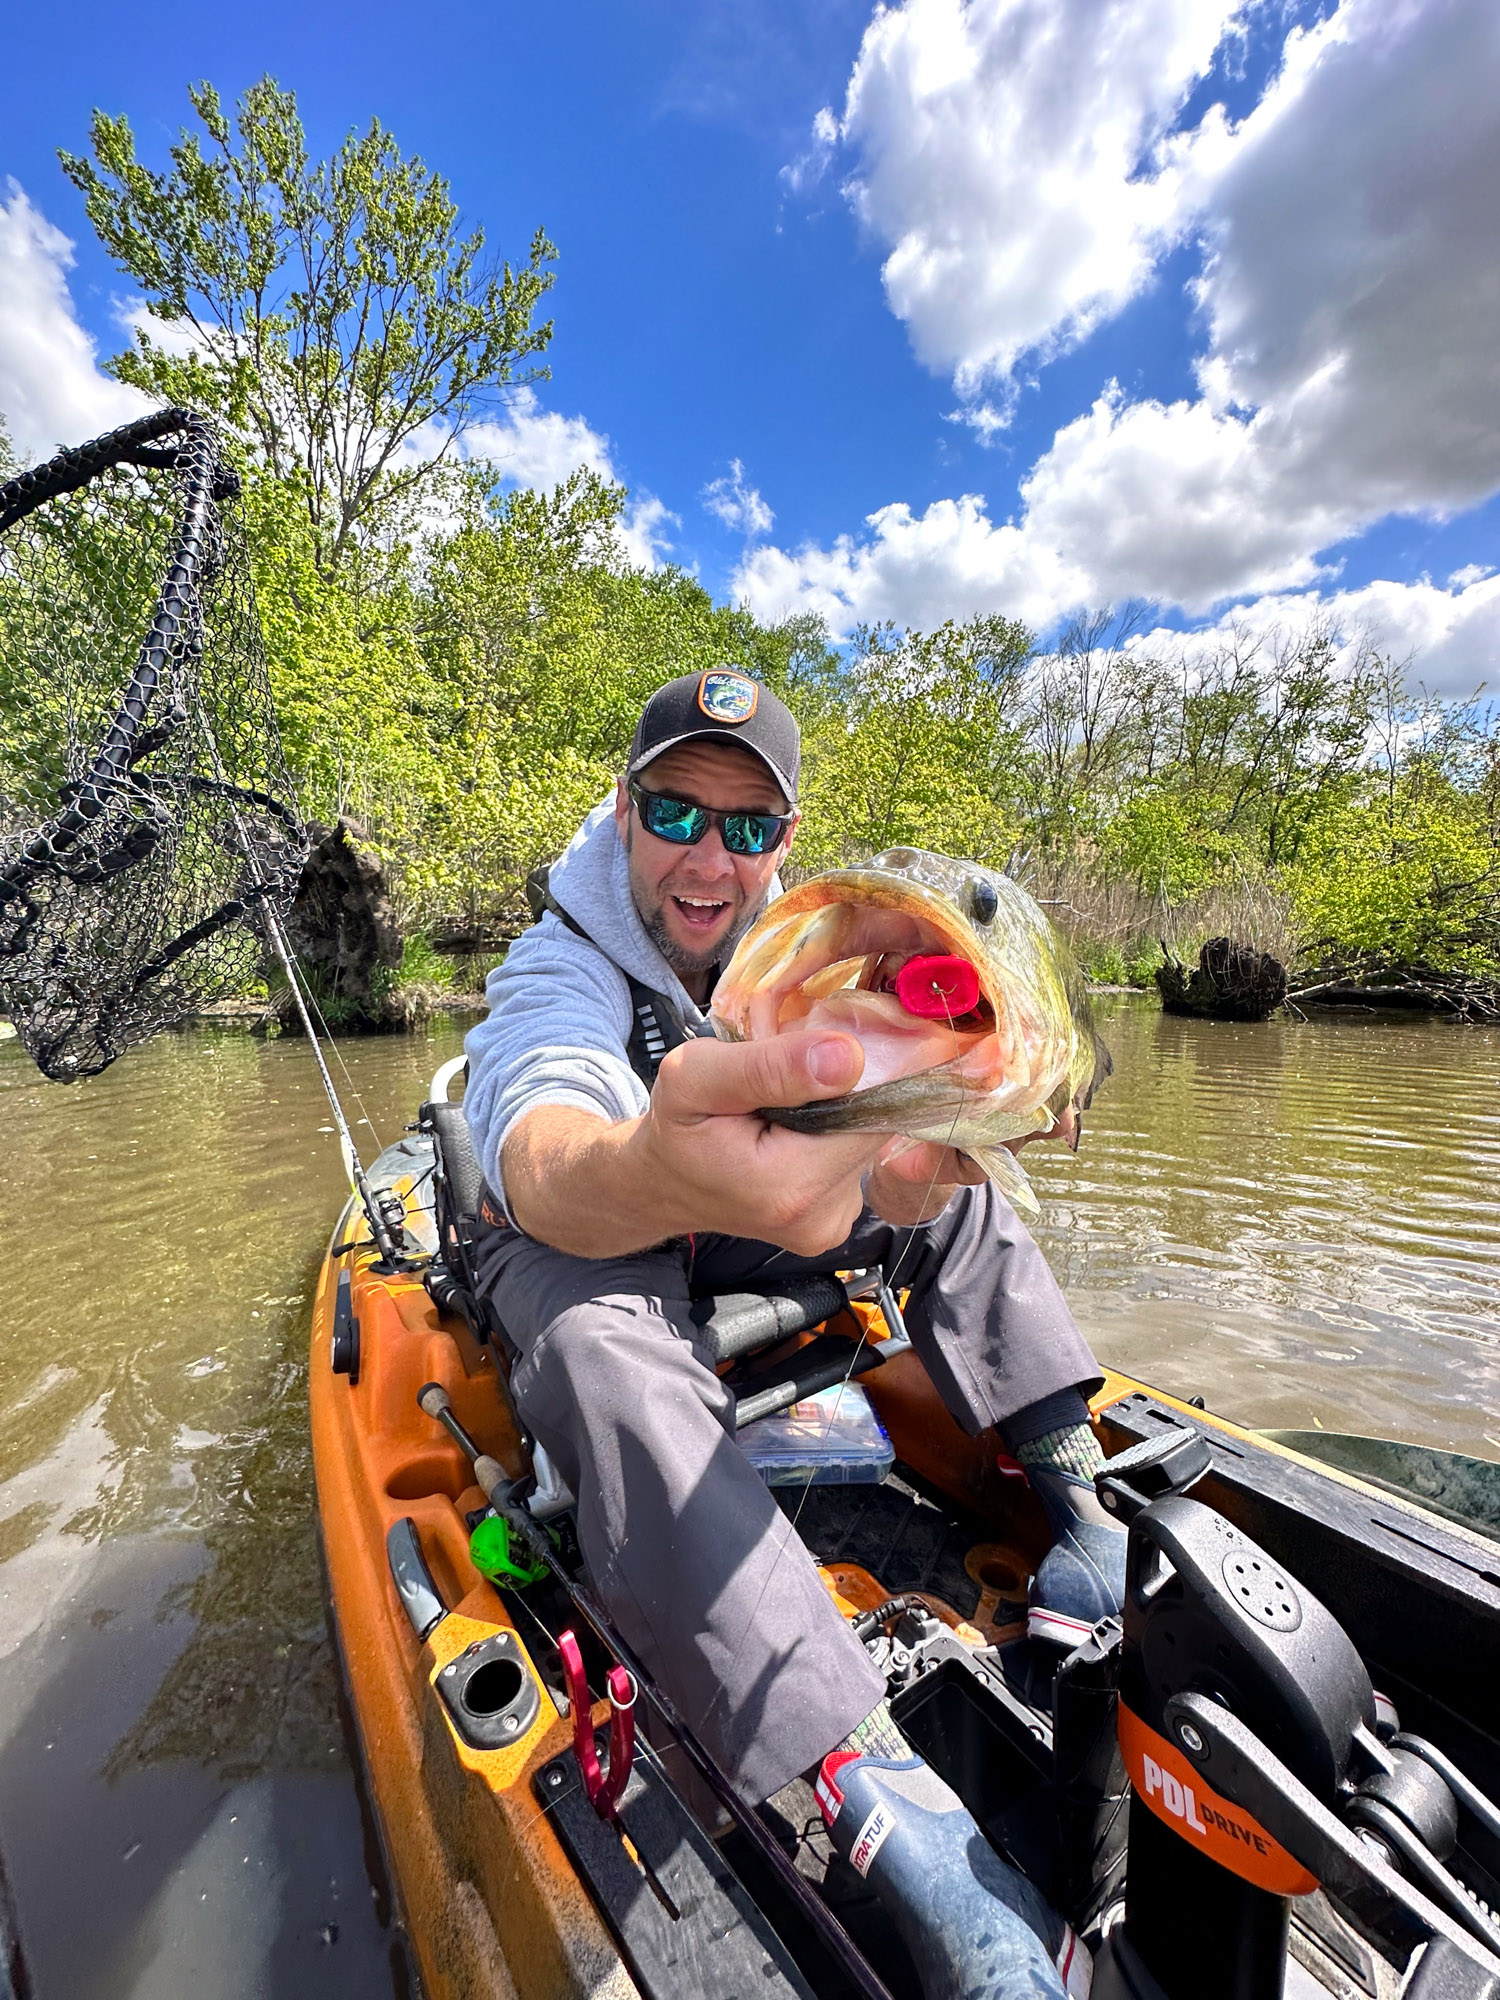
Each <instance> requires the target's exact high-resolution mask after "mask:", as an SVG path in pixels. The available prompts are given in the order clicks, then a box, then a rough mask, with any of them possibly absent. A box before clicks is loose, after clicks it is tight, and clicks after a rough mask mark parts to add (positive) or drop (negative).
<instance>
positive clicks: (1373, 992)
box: [1286, 964, 1500, 1024]
mask: <svg viewBox="0 0 1500 2000" xmlns="http://www.w3.org/2000/svg"><path fill="white" fill-rule="evenodd" d="M1304 978H1305V980H1306V982H1307V983H1306V984H1304V985H1301V986H1298V987H1297V988H1296V989H1295V990H1294V991H1292V992H1290V993H1288V994H1287V996H1286V1003H1287V1005H1288V1007H1291V1008H1301V1007H1400V1008H1406V1009H1411V1010H1416V1011H1419V1012H1422V1013H1429V1014H1446V1015H1447V1016H1448V1017H1449V1018H1450V1019H1451V1020H1454V1021H1478V1022H1482V1023H1487V1024H1494V1023H1496V1022H1500V980H1494V979H1480V978H1476V977H1473V976H1471V975H1469V974H1467V973H1457V972H1438V971H1436V970H1434V969H1433V968H1432V967H1431V966H1392V965H1379V964H1376V965H1365V966H1324V967H1321V968H1320V969H1319V970H1318V971H1316V972H1314V973H1310V974H1305V975H1304Z"/></svg>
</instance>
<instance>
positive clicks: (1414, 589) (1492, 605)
mask: <svg viewBox="0 0 1500 2000" xmlns="http://www.w3.org/2000/svg"><path fill="white" fill-rule="evenodd" d="M1478 567H1479V566H1478V565H1477V564H1476V565H1471V569H1477V568H1478ZM1459 578H1461V579H1462V581H1459V580H1458V579H1459ZM1315 620H1316V621H1319V622H1321V623H1322V624H1323V625H1325V626H1326V628H1327V629H1329V630H1330V631H1332V632H1333V633H1335V634H1337V635H1338V636H1339V637H1340V638H1341V639H1342V640H1343V641H1344V642H1345V644H1346V646H1353V645H1355V644H1357V643H1358V642H1359V641H1361V640H1366V641H1368V642H1370V643H1371V644H1373V645H1374V646H1375V647H1376V648H1377V649H1378V650H1379V651H1380V652H1382V653H1388V654H1390V655H1391V656H1392V657H1393V658H1395V659H1397V660H1404V659H1407V658H1408V657H1410V658H1411V660H1412V667H1413V675H1414V677H1415V678H1416V679H1419V680H1421V681H1424V682H1425V683H1426V684H1427V686H1428V687H1430V688H1432V689H1433V690H1434V691H1435V692H1437V693H1441V694H1446V695H1460V696H1463V695H1469V694H1472V693H1474V691H1475V690H1476V689H1477V688H1478V687H1480V686H1481V685H1485V686H1486V687H1487V689H1488V691H1489V693H1490V694H1494V693H1496V692H1497V691H1500V576H1496V575H1494V574H1493V573H1490V574H1484V573H1481V574H1480V575H1478V576H1474V575H1472V574H1471V573H1470V571H1468V570H1461V571H1459V572H1458V578H1455V579H1450V586H1449V587H1448V588H1444V587H1442V586H1441V585H1438V584H1434V583H1431V582H1429V581H1427V580H1426V579H1425V578H1424V579H1423V580H1422V581H1421V582H1419V583H1392V582H1388V581H1381V582H1376V583H1367V584H1364V585H1362V586H1361V587H1360V588H1358V589H1356V590H1338V591H1333V592H1331V593H1329V594H1327V595H1320V594H1318V593H1317V592H1301V593H1277V594H1273V595H1270V596H1267V597H1262V598H1259V599H1257V600H1256V601H1255V602H1254V603H1252V604H1243V605H1237V606H1236V607H1235V608H1234V609H1233V610H1232V611H1228V612H1226V613H1225V614H1224V615H1223V617H1221V618H1219V619H1218V620H1216V621H1215V622H1214V623H1213V624H1211V625H1204V626H1200V627H1199V628H1198V629H1197V630H1196V631H1195V632H1193V633H1192V634H1191V635H1189V636H1188V638H1187V639H1186V640H1185V639H1184V635H1183V634H1182V633H1180V632H1173V631H1167V630H1162V629H1158V630H1156V631H1154V632H1144V633H1141V634H1140V635H1139V636H1137V637H1135V638H1133V639H1132V640H1131V641H1130V644H1131V646H1132V647H1133V648H1138V649H1141V650H1144V651H1151V650H1153V649H1157V648H1161V647H1166V648H1168V649H1170V650H1172V651H1176V650H1178V649H1179V648H1181V647H1183V646H1184V644H1187V645H1188V646H1189V647H1190V648H1191V649H1196V650H1199V651H1203V650H1207V649H1210V648H1211V647H1212V646H1213V645H1214V644H1215V643H1216V642H1217V641H1218V640H1220V639H1222V638H1224V637H1226V636H1227V635H1228V634H1229V633H1230V632H1232V631H1239V632H1247V633H1250V634H1252V635H1254V634H1259V633H1267V634H1269V633H1273V632H1278V631H1281V632H1300V631H1304V630H1305V629H1306V628H1307V626H1308V625H1310V624H1311V623H1313V622H1314V621H1315Z"/></svg>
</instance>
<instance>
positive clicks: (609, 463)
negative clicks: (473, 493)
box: [464, 388, 622, 488]
mask: <svg viewBox="0 0 1500 2000" xmlns="http://www.w3.org/2000/svg"><path fill="white" fill-rule="evenodd" d="M464 448H465V451H466V452H467V454H468V456H469V457H470V458H487V459H489V460H490V461H491V462H492V463H493V465H494V467H495V469H496V471H497V472H499V473H500V474H501V476H502V477H503V478H505V479H508V480H511V481H513V482H514V484H515V485H517V486H535V487H539V488H550V487H553V486H560V485H561V484H562V482H563V480H565V479H567V478H568V477H569V476H570V475H571V474H572V473H575V472H578V471H581V470H582V469H583V468H585V467H587V468H588V470H589V471H591V472H597V473H598V474H599V476H600V478H601V479H608V480H611V481H613V482H615V483H616V484H620V483H622V482H621V481H620V479H619V475H618V473H617V472H616V471H615V466H614V460H613V458H612V457H611V454H610V444H609V439H608V438H607V437H605V436H604V435H603V433H602V432H600V431H596V430H595V429H594V428H593V427H592V425H590V424H589V423H587V422H586V421H585V420H584V418H582V417H564V416H561V415H560V414H559V413H558V412H557V411H556V410H544V409H543V408H542V405H541V402H540V400H539V398H538V396H537V393H536V391H535V389H530V388H521V389H517V390H516V391H515V396H514V400H513V401H512V403H511V405H510V408H509V409H508V410H507V411H506V413H505V415H504V416H503V417H498V418H490V419H488V420H486V421H485V422H483V423H478V424H473V425H471V426H470V428H469V429H468V430H467V431H466V432H465V433H464Z"/></svg>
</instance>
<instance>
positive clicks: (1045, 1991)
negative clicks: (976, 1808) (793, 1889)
mask: <svg viewBox="0 0 1500 2000" xmlns="http://www.w3.org/2000/svg"><path fill="white" fill-rule="evenodd" d="M815 1789H816V1793H817V1800H818V1804H819V1806H820V1808H821V1809H822V1813H823V1818H824V1820H825V1821H826V1823H827V1826H828V1830H829V1833H830V1835H831V1836H832V1839H833V1844H834V1846H835V1848H836V1849H837V1850H838V1852H839V1853H840V1854H841V1855H843V1857H844V1858H845V1860H846V1861H848V1862H849V1863H850V1865H851V1866H852V1867H854V1868H855V1869H857V1870H858V1872H859V1873H860V1874H861V1875H863V1876H864V1877H865V1879H866V1880H867V1881H868V1882H869V1884H870V1886H871V1887H872V1888H873V1889H874V1891H875V1893H876V1895H877V1896H878V1897H879V1898H880V1901H881V1903H882V1905H883V1906H884V1909H885V1911H886V1914H887V1915H888V1916H889V1917H890V1919H891V1921H892V1922H893V1923H894V1924H895V1926H896V1929H897V1930H898V1931H899V1932H900V1934H901V1938H902V1941H903V1943H904V1944H905V1945H906V1948H907V1950H908V1951H909V1952H910V1953H911V1955H912V1959H913V1962H914V1963H915V1965H916V1968H917V1976H918V1978H919V1979H920V1980H921V1982H922V1993H923V1996H924V2000H1065V1996H1073V2000H1077V1996H1081V1995H1085V1994H1087V1992H1088V1990H1089V1980H1090V1978H1091V1976H1092V1972H1093V1965H1092V1961H1091V1960H1090V1958H1089V1955H1088V1952H1087V1951H1086V1950H1085V1949H1084V1947H1083V1945H1081V1944H1080V1943H1079V1941H1078V1939H1077V1937H1076V1936H1075V1934H1074V1932H1073V1931H1072V1929H1071V1928H1070V1927H1069V1925H1067V1924H1065V1923H1064V1922H1063V1920H1062V1918H1061V1917H1059V1916H1058V1915H1057V1914H1056V1912H1055V1911H1054V1910H1052V1909H1051V1908H1050V1907H1049V1905H1048V1904H1047V1902H1046V1901H1045V1899H1044V1898H1043V1897H1042V1896H1041V1895H1039V1894H1038V1892H1037V1891H1036V1890H1035V1889H1034V1888H1033V1887H1032V1885H1031V1884H1030V1883H1029V1882H1028V1881H1027V1880H1026V1878H1025V1876H1024V1875H1019V1874H1017V1872H1016V1870H1015V1869H1014V1868H1012V1867H1011V1866H1010V1864H1009V1863H1008V1862H1006V1861H1004V1860H1002V1859H1001V1857H1000V1856H999V1855H998V1854H997V1853H996V1852H995V1850H994V1848H993V1847H991V1846H990V1844H989V1842H988V1841H987V1840H986V1839H985V1837H984V1835H983V1834H982V1833H981V1832H980V1831H979V1828H978V1827H977V1826H976V1825H975V1823H974V1820H973V1818H972V1817H971V1816H970V1814H969V1812H968V1811H967V1810H966V1808H965V1806H964V1804H963V1801H962V1800H961V1799H960V1798H959V1796H958V1794H957V1793H956V1792H955V1791H953V1790H952V1789H951V1788H950V1787H949V1786H948V1785H945V1784H944V1783H943V1780H942V1779H941V1778H940V1777H939V1776H938V1774H937V1772H936V1771H934V1770H932V1769H931V1767H930V1766H929V1765H927V1764H925V1763H923V1761H922V1759H921V1758H920V1757H911V1758H907V1759H904V1760H900V1761H898V1760H896V1759H893V1758H888V1757H874V1756H866V1755H862V1754H861V1753H859V1752H857V1751H849V1750H835V1751H834V1752H833V1753H832V1754H831V1755H830V1756H827V1757H825V1758H824V1759H823V1767H822V1770H821V1772H820V1774H819V1777H818V1782H817V1786H816V1788H815Z"/></svg>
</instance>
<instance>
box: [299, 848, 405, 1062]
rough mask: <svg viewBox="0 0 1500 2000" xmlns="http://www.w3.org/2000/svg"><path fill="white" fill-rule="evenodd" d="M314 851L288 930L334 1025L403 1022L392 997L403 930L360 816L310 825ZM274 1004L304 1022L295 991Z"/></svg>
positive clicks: (380, 1026) (372, 1027) (350, 1029)
mask: <svg viewBox="0 0 1500 2000" xmlns="http://www.w3.org/2000/svg"><path fill="white" fill-rule="evenodd" d="M308 833H309V835H310V836H311V838H312V841H313V847H312V851H311V852H310V853H309V855H308V857H307V861H306V864H305V866H304V867H303V870H302V876H301V880H300V881H299V882H298V884H297V894H296V898H295V900H294V901H293V903H292V907H291V911H290V913H289V915H288V917H287V931H288V933H289V935H290V937H291V942H292V950H293V951H294V952H295V953H296V956H297V961H298V964H299V965H300V967H301V969H302V971H303V972H304V973H305V974H306V975H307V978H308V981H309V983H310V984H311V986H312V990H313V993H314V995H315V996H316V998H317V1001H318V1005H319V1006H320V1007H321V1008H322V1010H323V1012H324V1014H325V1015H326V1016H327V1019H328V1024H329V1026H330V1027H331V1028H333V1029H335V1030H338V1031H341V1032H343V1033H346V1034H347V1033H354V1034H371V1033H380V1032H382V1031H384V1030H385V1029H388V1028H397V1027H401V1026H402V1025H404V1023H403V1019H402V1017H401V1016H400V1014H399V1013H398V1011H397V1009H396V1008H395V1007H393V1006H392V1004H391V993H392V989H393V988H394V986H395V983H396V982H395V972H396V968H397V966H399V965H400V963H401V933H400V931H399V930H398V929H397V927H396V921H395V918H394V917H393V916H392V914H391V906H390V899H389V897H388V896H387V893H386V886H385V871H384V870H383V869H382V867H381V865H380V863H379V861H378V860H377V859H376V857H375V856H374V854H372V853H371V852H370V850H369V848H368V846H367V845H365V842H366V838H367V836H366V834H365V829H364V828H363V827H362V826H361V825H360V824H359V823H358V821H357V820H352V819H341V820H340V821H339V822H338V824H337V826H333V827H325V826H317V825H313V826H310V827H309V828H308ZM276 1012H277V1014H278V1016H279V1017H280V1020H281V1024H282V1026H283V1027H284V1028H287V1029H290V1030H293V1031H296V1030H297V1029H299V1028H300V1027H301V1021H300V1019H299V1018H298V1015H297V1010H296V1008H295V1006H294V1005H293V1003H292V999H291V996H290V994H287V993H284V992H283V993H281V994H279V995H278V997H277V1000H276Z"/></svg>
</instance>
